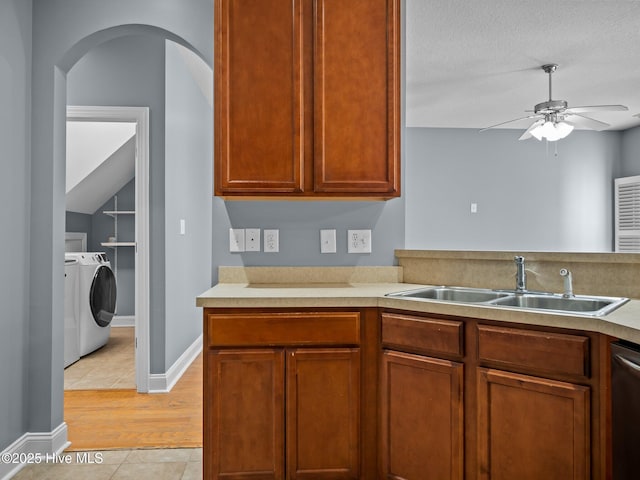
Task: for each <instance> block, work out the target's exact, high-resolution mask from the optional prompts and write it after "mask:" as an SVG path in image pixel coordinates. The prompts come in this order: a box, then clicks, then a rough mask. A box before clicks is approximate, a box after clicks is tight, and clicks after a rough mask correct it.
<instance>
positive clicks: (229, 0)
mask: <svg viewBox="0 0 640 480" xmlns="http://www.w3.org/2000/svg"><path fill="white" fill-rule="evenodd" d="M215 6H216V8H215V100H214V101H215V126H214V128H215V135H214V136H215V162H214V164H215V168H214V172H215V193H216V195H219V196H225V197H228V198H232V197H251V196H253V197H281V198H283V197H304V198H310V199H315V198H328V197H333V198H336V197H340V198H360V199H362V198H377V199H386V198H392V197H397V196H399V195H400V146H399V145H400V141H399V139H400V133H399V131H400V116H399V112H400V73H399V67H400V40H399V38H400V16H399V15H400V10H399V0H349V1H348V2H344V0H215Z"/></svg>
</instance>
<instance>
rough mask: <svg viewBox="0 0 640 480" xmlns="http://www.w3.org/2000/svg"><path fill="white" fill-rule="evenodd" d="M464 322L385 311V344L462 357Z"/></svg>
mask: <svg viewBox="0 0 640 480" xmlns="http://www.w3.org/2000/svg"><path fill="white" fill-rule="evenodd" d="M463 326H464V324H463V322H458V321H452V320H440V319H437V318H427V317H416V316H410V315H400V314H392V313H383V314H382V343H383V344H384V345H385V346H392V347H396V348H398V347H400V348H402V347H405V348H407V349H409V350H410V351H417V352H423V353H427V354H430V355H438V354H445V355H455V356H462V354H463V348H462V333H463V330H464V327H463Z"/></svg>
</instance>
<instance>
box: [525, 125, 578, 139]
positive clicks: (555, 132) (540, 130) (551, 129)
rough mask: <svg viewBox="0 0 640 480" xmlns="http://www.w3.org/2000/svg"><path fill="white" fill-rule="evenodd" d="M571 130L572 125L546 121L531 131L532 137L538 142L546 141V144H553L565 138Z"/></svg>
mask: <svg viewBox="0 0 640 480" xmlns="http://www.w3.org/2000/svg"><path fill="white" fill-rule="evenodd" d="M572 130H573V125H569V124H568V123H566V122H552V121H550V120H547V121H546V122H544V123H543V124H542V125H538V126H537V127H536V128H534V129H533V130H531V135H533V136H534V137H535V138H537V139H538V140H542V139H543V138H544V139H546V140H547V141H548V142H555V141H556V140H560V139H561V138H565V137H566V136H567V135H569V134H570V133H571V131H572Z"/></svg>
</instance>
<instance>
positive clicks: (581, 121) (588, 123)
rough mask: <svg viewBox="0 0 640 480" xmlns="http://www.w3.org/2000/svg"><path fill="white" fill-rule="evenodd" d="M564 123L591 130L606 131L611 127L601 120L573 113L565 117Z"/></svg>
mask: <svg viewBox="0 0 640 480" xmlns="http://www.w3.org/2000/svg"><path fill="white" fill-rule="evenodd" d="M564 121H565V122H567V123H568V124H569V125H573V126H574V127H578V128H589V129H591V130H598V131H600V130H604V129H605V128H607V127H610V126H611V125H609V124H608V123H605V122H601V121H600V120H595V119H593V118H590V117H585V116H584V115H580V114H578V113H575V112H573V113H571V114H569V115H567V116H565V117H564Z"/></svg>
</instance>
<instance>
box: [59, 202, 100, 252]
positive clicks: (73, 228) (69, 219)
mask: <svg viewBox="0 0 640 480" xmlns="http://www.w3.org/2000/svg"><path fill="white" fill-rule="evenodd" d="M91 219H92V215H89V214H87V213H78V212H69V211H66V212H65V222H64V225H65V227H64V231H65V232H74V233H86V234H87V250H89V249H90V248H91V247H90V245H92V244H93V242H92V240H93V236H92V234H91Z"/></svg>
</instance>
